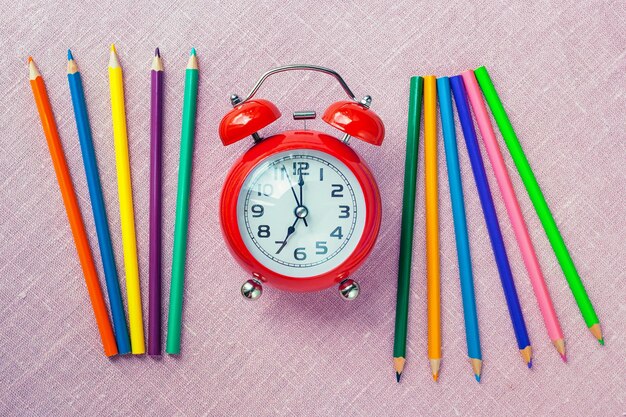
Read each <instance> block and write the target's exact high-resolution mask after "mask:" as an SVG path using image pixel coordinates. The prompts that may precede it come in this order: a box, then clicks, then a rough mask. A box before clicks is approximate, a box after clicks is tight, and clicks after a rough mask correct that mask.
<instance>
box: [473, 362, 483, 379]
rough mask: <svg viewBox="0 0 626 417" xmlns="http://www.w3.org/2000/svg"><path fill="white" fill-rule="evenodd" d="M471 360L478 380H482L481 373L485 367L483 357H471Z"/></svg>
mask: <svg viewBox="0 0 626 417" xmlns="http://www.w3.org/2000/svg"><path fill="white" fill-rule="evenodd" d="M470 362H471V364H472V371H474V376H476V380H477V381H478V382H480V374H481V373H482V369H483V361H482V359H477V358H470Z"/></svg>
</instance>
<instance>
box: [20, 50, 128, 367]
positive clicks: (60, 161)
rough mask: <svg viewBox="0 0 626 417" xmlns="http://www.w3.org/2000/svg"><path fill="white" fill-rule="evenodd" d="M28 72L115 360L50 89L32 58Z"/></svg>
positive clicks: (109, 353)
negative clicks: (48, 89)
mask: <svg viewBox="0 0 626 417" xmlns="http://www.w3.org/2000/svg"><path fill="white" fill-rule="evenodd" d="M28 71H29V77H28V78H29V80H30V86H31V88H32V90H33V96H34V97H35V103H36V104H37V110H38V112H39V117H40V119H41V125H42V127H43V132H44V135H45V136H46V141H47V142H48V148H49V150H50V157H51V158H52V165H53V166H54V171H55V173H56V176H57V181H58V183H59V189H60V191H61V197H62V198H63V203H64V205H65V210H66V212H67V219H68V221H69V223H70V228H71V230H72V235H73V236H74V243H75V244H76V251H77V252H78V259H79V260H80V265H81V267H82V269H83V274H84V276H85V283H86V284H87V292H88V293H89V298H90V299H91V306H92V308H93V313H94V316H95V318H96V323H97V325H98V330H99V332H100V338H101V339H102V346H103V348H104V354H105V355H106V356H114V355H116V354H117V353H118V351H117V345H116V343H115V335H114V334H113V328H112V327H111V322H110V320H109V313H108V312H107V308H106V304H105V302H104V297H103V296H102V290H101V288H100V282H99V281H98V272H97V271H96V266H95V264H94V262H93V257H92V255H91V248H90V247H89V239H88V238H87V233H86V232H85V225H84V224H83V219H82V217H81V214H80V208H79V206H78V200H77V199H76V193H75V192H74V186H73V185H72V178H71V177H70V171H69V169H68V167H67V162H66V160H65V154H64V153H63V145H62V144H61V138H60V137H59V132H58V129H57V125H56V121H55V120H54V114H53V113H52V106H51V105H50V100H49V98H48V92H47V91H46V85H45V84H44V82H43V78H42V77H41V74H40V73H39V70H38V69H37V66H35V62H34V61H33V59H32V58H31V57H29V58H28Z"/></svg>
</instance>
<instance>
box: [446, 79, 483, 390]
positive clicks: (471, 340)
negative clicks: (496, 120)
mask: <svg viewBox="0 0 626 417" xmlns="http://www.w3.org/2000/svg"><path fill="white" fill-rule="evenodd" d="M437 93H438V94H437V97H439V110H440V112H441V129H442V131H443V144H444V148H445V151H446V164H447V165H448V182H449V183H450V200H451V201H452V219H453V221H454V234H455V236H456V252H457V257H458V259H459V279H460V281H461V295H462V297H463V315H464V317H465V338H466V340H467V354H468V356H469V358H470V362H471V363H472V368H473V370H474V375H475V377H476V380H477V381H478V382H480V373H481V369H482V355H481V351H480V335H479V332H478V314H477V313H476V298H475V296H474V277H473V275H472V258H471V256H470V247H469V238H468V236H467V221H466V219H465V203H464V202H463V183H462V181H461V169H460V167H459V154H458V151H457V143H456V130H455V127H454V115H453V113H452V98H451V93H450V79H449V78H448V77H442V78H438V79H437Z"/></svg>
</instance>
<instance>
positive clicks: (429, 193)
mask: <svg viewBox="0 0 626 417" xmlns="http://www.w3.org/2000/svg"><path fill="white" fill-rule="evenodd" d="M424 176H425V200H426V297H427V298H426V305H427V310H428V359H429V360H430V368H431V371H432V374H433V379H434V380H435V381H437V379H438V378H439V368H440V366H441V295H440V292H441V282H440V281H441V277H440V271H439V202H438V191H437V187H438V185H437V82H436V78H435V77H434V76H433V75H427V76H425V77H424Z"/></svg>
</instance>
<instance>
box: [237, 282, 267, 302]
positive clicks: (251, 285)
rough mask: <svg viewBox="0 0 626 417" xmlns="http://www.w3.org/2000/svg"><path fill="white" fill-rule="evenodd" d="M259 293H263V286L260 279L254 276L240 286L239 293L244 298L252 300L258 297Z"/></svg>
mask: <svg viewBox="0 0 626 417" xmlns="http://www.w3.org/2000/svg"><path fill="white" fill-rule="evenodd" d="M261 294H263V286H262V285H261V281H259V280H258V279H256V278H252V279H249V280H247V281H246V282H244V283H243V285H242V286H241V295H243V296H244V297H245V299H246V300H250V301H254V300H256V299H258V298H259V297H260V296H261Z"/></svg>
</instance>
